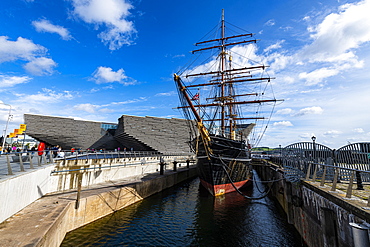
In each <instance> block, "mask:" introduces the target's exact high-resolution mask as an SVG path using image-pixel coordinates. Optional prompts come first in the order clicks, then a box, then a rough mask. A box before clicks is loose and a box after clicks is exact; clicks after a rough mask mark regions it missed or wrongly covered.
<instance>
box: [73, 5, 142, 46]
mask: <svg viewBox="0 0 370 247" xmlns="http://www.w3.org/2000/svg"><path fill="white" fill-rule="evenodd" d="M72 4H73V7H74V10H73V14H74V15H75V16H77V17H78V18H80V19H81V20H83V21H85V22H87V23H89V24H94V25H96V26H97V27H100V26H104V27H105V30H104V31H103V32H101V33H100V34H99V38H100V39H101V40H102V41H103V43H104V44H106V45H108V47H109V49H110V50H117V49H119V48H121V47H122V46H123V45H130V44H132V43H133V37H132V36H133V35H134V34H135V33H136V30H135V28H134V25H133V23H132V22H131V21H129V20H127V17H128V16H129V15H130V12H129V10H130V9H132V8H133V6H132V5H131V4H130V3H129V2H127V1H126V0H72Z"/></svg>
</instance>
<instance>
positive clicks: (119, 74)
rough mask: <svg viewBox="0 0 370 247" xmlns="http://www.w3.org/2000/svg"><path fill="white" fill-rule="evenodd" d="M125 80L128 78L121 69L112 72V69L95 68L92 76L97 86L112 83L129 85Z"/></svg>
mask: <svg viewBox="0 0 370 247" xmlns="http://www.w3.org/2000/svg"><path fill="white" fill-rule="evenodd" d="M127 79H128V77H127V76H126V75H125V71H124V70H123V69H119V70H117V71H113V70H112V68H109V67H103V66H100V67H99V68H97V69H96V70H95V72H94V73H93V75H92V80H94V81H95V82H96V83H97V84H101V83H112V82H119V83H122V84H131V83H129V82H127V81H126V80H127Z"/></svg>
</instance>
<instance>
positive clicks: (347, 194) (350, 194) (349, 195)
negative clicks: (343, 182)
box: [346, 171, 355, 198]
mask: <svg viewBox="0 0 370 247" xmlns="http://www.w3.org/2000/svg"><path fill="white" fill-rule="evenodd" d="M354 177H355V172H354V171H353V172H352V175H351V179H350V180H349V184H348V188H347V193H346V197H347V198H351V196H352V187H353V179H354Z"/></svg>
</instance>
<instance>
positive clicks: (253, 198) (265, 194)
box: [218, 157, 285, 200]
mask: <svg viewBox="0 0 370 247" xmlns="http://www.w3.org/2000/svg"><path fill="white" fill-rule="evenodd" d="M218 158H219V159H220V161H221V163H222V166H221V167H222V169H223V170H224V171H225V173H226V175H227V178H228V179H229V181H230V183H231V185H232V186H233V187H234V189H235V190H236V191H237V192H238V193H239V194H240V195H241V196H243V197H244V198H246V199H250V200H259V199H262V198H265V197H266V196H267V195H268V194H269V193H270V191H271V189H272V185H273V183H275V182H278V181H281V180H284V179H285V177H283V178H280V179H276V180H275V179H272V180H271V181H258V182H260V183H272V184H271V185H270V186H267V187H266V188H268V190H267V189H265V191H263V192H262V191H261V190H260V189H259V187H258V185H257V180H254V179H252V181H253V183H254V185H255V186H256V187H257V190H258V191H259V192H260V193H263V195H262V196H259V197H251V196H247V195H245V194H244V193H243V192H241V191H240V190H239V189H238V188H237V187H236V186H235V184H234V182H233V181H232V179H231V177H230V174H229V172H228V171H227V169H226V167H227V165H226V164H225V162H224V161H223V160H222V158H221V157H218Z"/></svg>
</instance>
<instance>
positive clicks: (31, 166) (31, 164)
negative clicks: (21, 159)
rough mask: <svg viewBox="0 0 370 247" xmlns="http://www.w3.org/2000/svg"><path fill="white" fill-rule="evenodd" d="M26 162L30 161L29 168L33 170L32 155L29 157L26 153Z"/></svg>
mask: <svg viewBox="0 0 370 247" xmlns="http://www.w3.org/2000/svg"><path fill="white" fill-rule="evenodd" d="M28 160H29V161H30V168H31V169H35V167H33V163H32V155H31V153H28Z"/></svg>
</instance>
